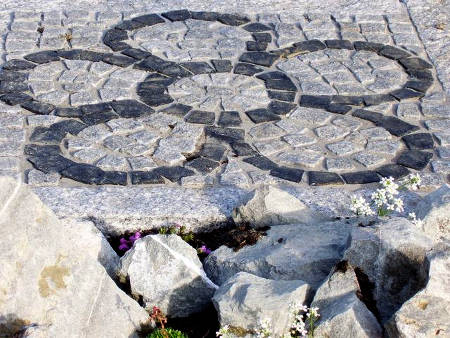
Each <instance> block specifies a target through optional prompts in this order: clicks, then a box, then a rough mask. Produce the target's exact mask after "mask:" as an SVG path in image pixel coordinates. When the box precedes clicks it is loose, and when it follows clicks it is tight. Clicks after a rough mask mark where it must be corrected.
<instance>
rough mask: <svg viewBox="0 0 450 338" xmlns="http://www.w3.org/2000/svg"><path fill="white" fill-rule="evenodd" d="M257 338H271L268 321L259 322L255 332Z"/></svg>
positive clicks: (267, 319) (266, 319)
mask: <svg viewBox="0 0 450 338" xmlns="http://www.w3.org/2000/svg"><path fill="white" fill-rule="evenodd" d="M255 333H256V337H257V338H272V328H271V324H270V319H269V318H265V319H263V320H260V321H259V326H258V328H257V329H256V330H255Z"/></svg>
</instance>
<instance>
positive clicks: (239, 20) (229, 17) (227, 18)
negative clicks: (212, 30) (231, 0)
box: [217, 14, 250, 26]
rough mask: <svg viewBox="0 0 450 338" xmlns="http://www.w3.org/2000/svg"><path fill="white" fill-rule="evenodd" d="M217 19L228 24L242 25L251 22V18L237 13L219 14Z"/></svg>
mask: <svg viewBox="0 0 450 338" xmlns="http://www.w3.org/2000/svg"><path fill="white" fill-rule="evenodd" d="M217 21H219V22H221V23H223V24H225V25H228V26H240V25H243V24H245V23H248V22H250V19H248V18H246V17H245V16H240V15H236V14H219V17H218V18H217Z"/></svg>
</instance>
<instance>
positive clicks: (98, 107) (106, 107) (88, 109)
mask: <svg viewBox="0 0 450 338" xmlns="http://www.w3.org/2000/svg"><path fill="white" fill-rule="evenodd" d="M80 108H81V110H82V111H83V113H84V114H93V113H104V112H108V111H111V109H112V107H111V104H109V103H107V102H104V103H95V104H86V105H84V106H81V107H80Z"/></svg>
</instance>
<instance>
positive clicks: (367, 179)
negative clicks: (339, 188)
mask: <svg viewBox="0 0 450 338" xmlns="http://www.w3.org/2000/svg"><path fill="white" fill-rule="evenodd" d="M342 177H343V178H344V180H345V183H348V184H366V183H373V182H379V181H380V177H379V176H378V175H377V173H376V172H374V171H358V172H354V173H347V174H342Z"/></svg>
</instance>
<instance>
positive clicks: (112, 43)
mask: <svg viewBox="0 0 450 338" xmlns="http://www.w3.org/2000/svg"><path fill="white" fill-rule="evenodd" d="M117 30H119V29H117ZM122 32H125V31H122ZM103 43H104V44H105V45H107V46H108V47H109V48H111V49H112V50H113V51H114V52H119V51H121V50H124V49H128V48H131V46H130V45H129V44H127V43H125V42H122V41H117V40H106V41H105V40H104V41H103Z"/></svg>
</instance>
